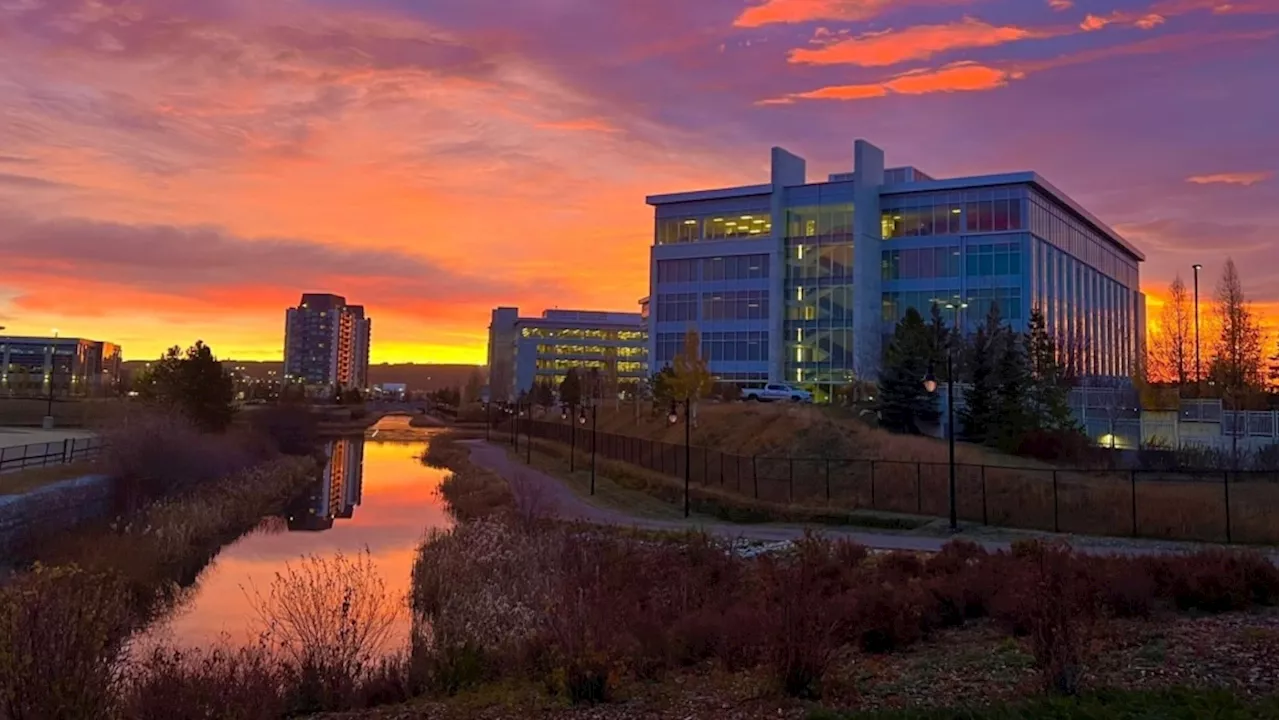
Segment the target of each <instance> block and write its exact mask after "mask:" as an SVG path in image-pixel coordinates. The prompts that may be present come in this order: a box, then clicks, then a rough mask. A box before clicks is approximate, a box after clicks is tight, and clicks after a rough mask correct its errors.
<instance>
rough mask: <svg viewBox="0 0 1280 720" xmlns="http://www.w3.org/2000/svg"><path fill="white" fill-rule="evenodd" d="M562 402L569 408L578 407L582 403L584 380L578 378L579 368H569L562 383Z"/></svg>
mask: <svg viewBox="0 0 1280 720" xmlns="http://www.w3.org/2000/svg"><path fill="white" fill-rule="evenodd" d="M560 402H561V403H562V404H564V405H568V406H569V407H571V408H572V407H577V406H578V405H579V404H581V403H582V380H581V379H580V378H579V377H578V369H577V368H569V372H567V373H565V374H564V380H562V381H560Z"/></svg>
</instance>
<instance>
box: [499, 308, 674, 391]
mask: <svg viewBox="0 0 1280 720" xmlns="http://www.w3.org/2000/svg"><path fill="white" fill-rule="evenodd" d="M641 304H642V307H643V305H644V304H643V302H642V303H641ZM570 369H577V371H578V373H579V374H580V375H586V374H588V373H591V372H592V371H595V372H597V373H599V377H600V382H601V383H602V385H603V386H602V387H601V388H600V391H601V393H602V396H603V397H608V396H609V394H610V393H614V392H617V391H618V390H619V389H620V388H621V387H623V386H625V385H627V384H628V383H634V382H636V381H639V380H641V379H643V378H645V377H647V376H648V372H649V364H648V336H647V332H646V330H645V320H644V316H643V313H624V312H606V311H597V310H546V311H543V313H542V315H541V316H539V317H521V316H520V310H519V309H518V308H513V307H500V308H495V309H494V310H493V313H492V315H491V318H490V321H489V391H490V393H491V397H492V399H493V400H494V401H496V402H513V401H515V400H516V399H518V398H519V397H520V394H521V393H524V392H528V391H529V390H530V389H532V387H533V385H534V383H537V382H543V381H548V382H550V383H551V384H552V386H553V387H555V388H559V387H560V383H561V382H563V381H564V378H565V375H567V374H568V372H569V370H570Z"/></svg>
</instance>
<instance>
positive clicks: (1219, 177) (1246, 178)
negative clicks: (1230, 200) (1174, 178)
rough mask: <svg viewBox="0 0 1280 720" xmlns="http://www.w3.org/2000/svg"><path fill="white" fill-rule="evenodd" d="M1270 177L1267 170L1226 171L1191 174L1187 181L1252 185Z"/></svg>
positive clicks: (1204, 183)
mask: <svg viewBox="0 0 1280 720" xmlns="http://www.w3.org/2000/svg"><path fill="white" fill-rule="evenodd" d="M1269 177H1271V173H1269V172H1228V173H1213V174H1210V175H1192V176H1191V177H1189V178H1187V182H1189V183H1195V184H1196V185H1245V186H1249V185H1253V184H1254V183H1260V182H1262V181H1263V180H1266V179H1267V178H1269Z"/></svg>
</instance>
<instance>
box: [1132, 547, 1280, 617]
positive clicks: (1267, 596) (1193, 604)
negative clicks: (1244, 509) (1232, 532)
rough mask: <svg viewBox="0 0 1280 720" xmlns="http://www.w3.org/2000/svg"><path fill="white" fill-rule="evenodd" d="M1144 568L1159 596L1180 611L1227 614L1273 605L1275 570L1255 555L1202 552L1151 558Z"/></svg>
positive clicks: (1222, 551)
mask: <svg viewBox="0 0 1280 720" xmlns="http://www.w3.org/2000/svg"><path fill="white" fill-rule="evenodd" d="M1147 567H1148V568H1149V569H1150V571H1151V572H1152V574H1153V575H1154V577H1155V578H1156V585H1157V587H1158V589H1159V591H1160V593H1161V594H1162V595H1164V596H1165V597H1168V598H1170V599H1171V600H1173V602H1174V604H1175V605H1177V607H1178V608H1180V609H1183V610H1192V609H1194V610H1203V611H1205V612H1227V611H1230V610H1243V609H1245V608H1247V607H1249V606H1250V605H1252V604H1254V603H1257V604H1262V605H1274V604H1275V603H1276V583H1277V574H1276V567H1275V566H1274V565H1272V564H1271V562H1270V561H1268V560H1267V559H1266V558H1264V557H1262V556H1261V555H1259V554H1257V553H1251V552H1235V551H1231V550H1217V549H1214V550H1203V551H1201V552H1198V553H1195V554H1192V555H1186V556H1182V557H1162V558H1151V559H1148V561H1147Z"/></svg>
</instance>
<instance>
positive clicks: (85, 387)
mask: <svg viewBox="0 0 1280 720" xmlns="http://www.w3.org/2000/svg"><path fill="white" fill-rule="evenodd" d="M120 362H121V358H120V346H119V345H115V344H113V343H109V342H100V341H97V340H86V339H85V338H64V337H13V336H0V395H6V396H19V397H20V396H27V397H36V396H39V397H47V396H48V395H49V394H50V390H51V387H52V393H53V394H54V395H55V396H59V397H101V396H105V395H115V394H116V393H117V392H118V391H119V384H120Z"/></svg>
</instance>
